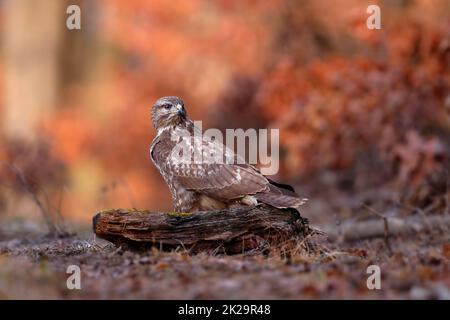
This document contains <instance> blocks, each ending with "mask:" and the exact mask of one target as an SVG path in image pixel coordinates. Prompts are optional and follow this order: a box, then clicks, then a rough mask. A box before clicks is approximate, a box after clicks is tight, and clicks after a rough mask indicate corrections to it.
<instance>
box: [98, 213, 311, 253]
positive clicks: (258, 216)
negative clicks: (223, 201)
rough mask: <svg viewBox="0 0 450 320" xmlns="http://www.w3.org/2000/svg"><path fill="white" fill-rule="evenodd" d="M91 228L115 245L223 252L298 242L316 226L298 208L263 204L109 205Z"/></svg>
mask: <svg viewBox="0 0 450 320" xmlns="http://www.w3.org/2000/svg"><path fill="white" fill-rule="evenodd" d="M93 228H94V232H95V234H96V235H97V236H98V237H100V238H103V239H106V240H109V241H111V242H113V243H115V244H117V245H124V244H125V245H127V246H132V247H142V246H144V247H149V246H155V247H157V248H160V249H168V250H170V249H174V248H176V247H181V248H183V249H186V250H189V251H190V252H198V251H203V250H206V251H211V250H212V251H215V252H217V251H223V252H226V253H240V252H244V251H249V250H254V249H262V248H264V247H266V246H267V245H270V244H280V243H283V242H286V240H293V241H295V242H301V241H302V240H303V239H305V238H306V237H308V236H309V235H311V234H312V233H314V232H315V231H314V230H313V229H311V228H310V227H309V224H308V221H307V220H306V219H304V218H302V217H300V215H299V214H298V212H297V211H295V210H280V209H275V208H272V207H268V206H257V207H241V208H234V209H228V210H219V211H207V212H197V213H181V214H178V213H163V212H150V211H147V210H137V209H131V210H127V209H112V210H106V211H102V212H100V213H98V214H97V215H96V216H95V217H94V218H93Z"/></svg>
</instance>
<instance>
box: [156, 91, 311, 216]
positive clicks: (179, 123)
mask: <svg viewBox="0 0 450 320" xmlns="http://www.w3.org/2000/svg"><path fill="white" fill-rule="evenodd" d="M152 122H153V126H154V127H155V129H156V130H157V135H156V137H155V139H154V140H153V142H152V144H151V147H150V157H151V159H152V161H153V163H154V164H155V166H156V167H157V168H158V170H159V172H160V173H161V175H162V176H163V178H164V180H165V182H166V183H167V185H168V186H169V189H170V192H171V194H172V199H173V203H174V209H175V211H177V212H194V211H199V210H200V211H203V210H215V209H224V208H228V207H234V206H249V205H257V204H258V203H265V204H268V205H271V206H273V207H277V208H295V209H297V210H298V208H299V207H300V206H301V205H302V204H303V203H304V200H305V199H301V198H299V196H298V195H297V194H296V193H295V191H294V189H293V188H292V187H291V186H289V185H284V184H279V183H276V182H274V181H272V180H270V179H269V178H267V177H266V176H264V175H263V174H261V172H260V171H259V170H258V169H257V168H255V167H254V166H252V165H250V164H247V163H245V161H237V160H238V159H239V156H238V155H237V154H235V153H234V152H233V151H232V150H231V149H229V148H227V147H226V146H224V145H223V144H222V143H221V142H219V141H215V140H212V139H205V138H204V137H202V135H201V132H198V130H200V129H199V128H197V127H196V126H194V123H193V121H192V120H191V119H189V118H188V116H187V115H186V111H185V109H184V103H183V101H182V100H181V99H180V98H178V97H163V98H160V99H159V100H157V101H156V102H155V104H154V105H153V108H152ZM199 133H200V134H199ZM186 137H187V138H186ZM182 142H183V143H185V144H186V145H187V150H188V151H191V152H192V151H193V152H194V153H195V151H198V150H196V148H197V149H198V148H200V149H202V151H203V152H205V151H206V152H210V151H211V152H212V151H218V150H219V151H220V152H221V154H220V156H221V159H219V160H224V161H213V162H211V161H200V162H199V161H180V158H182V155H181V154H179V152H178V151H177V152H174V150H176V147H177V146H178V145H179V144H180V143H182ZM185 147H186V146H185ZM184 150H185V151H186V148H185V149H184ZM212 153H214V152H212ZM230 159H231V160H232V161H229V160H230ZM189 160H192V158H189ZM227 160H228V161H227Z"/></svg>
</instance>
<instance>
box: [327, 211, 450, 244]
mask: <svg viewBox="0 0 450 320" xmlns="http://www.w3.org/2000/svg"><path fill="white" fill-rule="evenodd" d="M386 225H387V226H388V230H389V236H396V235H401V234H403V235H414V234H417V233H420V232H424V231H427V230H430V229H435V230H442V231H445V230H449V229H450V216H448V215H439V216H438V215H434V216H426V217H423V216H420V217H417V216H415V217H410V218H403V219H401V218H393V217H391V218H385V219H382V220H368V221H360V222H355V221H347V222H344V223H343V224H342V225H341V226H340V228H341V230H340V232H339V234H338V233H337V232H336V227H333V228H326V227H324V228H322V229H323V230H325V232H326V233H327V235H328V238H329V239H330V240H332V241H333V240H336V239H337V238H338V237H339V236H342V237H343V240H344V241H355V240H362V239H369V238H378V237H379V238H381V237H386Z"/></svg>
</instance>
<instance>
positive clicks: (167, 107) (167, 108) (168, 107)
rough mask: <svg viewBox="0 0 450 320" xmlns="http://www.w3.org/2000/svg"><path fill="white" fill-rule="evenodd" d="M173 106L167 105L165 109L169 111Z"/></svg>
mask: <svg viewBox="0 0 450 320" xmlns="http://www.w3.org/2000/svg"><path fill="white" fill-rule="evenodd" d="M171 107H172V106H171V105H170V104H165V105H164V109H166V110H169V109H170V108H171Z"/></svg>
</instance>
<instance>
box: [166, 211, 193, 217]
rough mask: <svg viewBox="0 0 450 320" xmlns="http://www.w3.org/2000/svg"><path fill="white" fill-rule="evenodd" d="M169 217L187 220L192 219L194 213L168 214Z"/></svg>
mask: <svg viewBox="0 0 450 320" xmlns="http://www.w3.org/2000/svg"><path fill="white" fill-rule="evenodd" d="M167 215H168V216H170V217H173V218H177V217H179V218H186V217H190V216H191V215H192V213H189V212H167Z"/></svg>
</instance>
